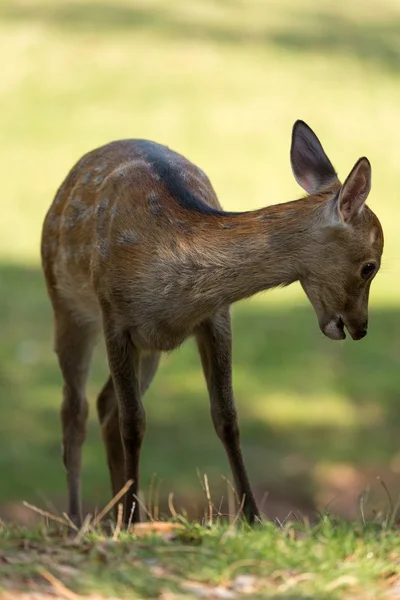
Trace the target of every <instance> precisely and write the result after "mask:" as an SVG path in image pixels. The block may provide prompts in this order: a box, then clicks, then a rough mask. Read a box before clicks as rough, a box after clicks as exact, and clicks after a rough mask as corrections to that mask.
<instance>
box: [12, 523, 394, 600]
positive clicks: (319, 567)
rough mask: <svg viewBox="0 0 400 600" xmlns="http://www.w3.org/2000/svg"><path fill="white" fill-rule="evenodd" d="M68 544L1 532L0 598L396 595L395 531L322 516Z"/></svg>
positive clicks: (329, 599)
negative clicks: (313, 522)
mask: <svg viewBox="0 0 400 600" xmlns="http://www.w3.org/2000/svg"><path fill="white" fill-rule="evenodd" d="M78 538H79V539H77V538H76V534H73V536H72V537H67V536H66V534H65V533H63V531H62V528H61V527H60V528H59V529H58V530H57V529H55V528H54V527H53V528H49V527H45V526H44V525H43V526H40V527H36V528H35V529H29V530H26V529H21V528H16V527H2V528H1V529H0V548H1V549H0V593H1V588H2V587H3V589H4V590H8V592H9V594H10V595H9V596H7V598H10V599H11V598H14V597H18V594H19V593H21V592H23V591H29V590H30V591H35V592H36V593H37V594H38V596H37V597H38V598H42V597H43V596H39V594H40V593H42V594H48V593H51V592H52V591H53V593H54V592H56V593H57V594H58V595H59V596H62V597H72V593H74V594H78V595H81V594H82V595H89V594H91V595H93V594H101V597H110V596H112V597H114V598H115V597H118V598H125V597H126V598H137V599H139V598H141V599H144V598H160V597H161V598H164V597H167V598H170V599H171V600H184V599H185V600H186V599H191V598H198V597H206V598H238V597H240V598H243V597H250V598H252V599H253V598H254V600H257V599H259V598H260V599H261V598H269V599H271V600H272V599H273V598H275V599H278V598H279V599H281V600H334V599H339V598H340V599H341V600H346V599H355V598H357V599H358V598H359V599H360V600H361V599H362V600H366V599H368V598H371V599H374V600H379V599H383V598H385V599H391V598H393V599H394V598H396V597H397V595H396V594H398V589H399V588H398V586H399V561H400V542H399V537H398V531H397V530H395V529H392V528H388V529H386V528H384V527H382V525H378V524H375V525H374V524H370V525H348V524H343V523H334V522H333V521H332V520H331V519H329V518H328V517H323V518H322V519H321V521H320V522H319V524H318V525H317V526H315V527H310V526H307V525H304V524H299V523H297V524H291V525H285V526H283V527H282V528H278V527H275V526H274V525H272V524H265V525H263V526H259V527H257V528H256V529H254V530H251V529H249V528H247V527H246V526H244V525H240V524H239V525H237V526H236V528H232V527H228V526H227V525H212V526H208V527H201V526H200V525H189V524H186V525H185V527H184V528H183V529H177V530H172V531H170V532H169V533H168V535H165V534H164V535H161V536H160V535H156V534H154V533H153V534H152V533H151V532H149V533H148V534H147V535H145V536H144V537H142V536H140V537H137V536H136V535H135V534H127V533H124V532H122V533H120V534H119V535H118V537H117V538H116V539H112V537H110V536H109V535H106V534H104V533H103V532H102V531H101V530H100V529H99V528H97V529H96V530H93V531H90V530H89V532H88V533H86V534H85V535H82V536H81V535H78ZM49 582H50V585H49ZM66 590H67V592H66ZM218 594H219V595H218ZM223 594H224V595H223ZM75 597H77V596H75ZM95 597H96V598H98V596H97V595H96V596H95Z"/></svg>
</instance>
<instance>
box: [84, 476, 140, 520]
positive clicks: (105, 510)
mask: <svg viewBox="0 0 400 600" xmlns="http://www.w3.org/2000/svg"><path fill="white" fill-rule="evenodd" d="M132 484H133V480H132V479H130V480H129V481H127V482H126V484H125V485H124V487H123V488H122V489H120V491H119V492H118V494H116V495H115V496H114V498H113V499H112V500H110V502H109V503H108V504H107V505H106V506H105V507H104V508H103V510H102V511H100V512H99V514H98V515H97V516H96V518H95V519H93V527H96V525H98V524H99V523H100V521H101V520H102V518H103V517H105V515H106V514H107V513H109V512H110V510H111V509H112V508H113V507H114V506H115V505H116V504H117V502H118V501H119V500H121V498H122V497H123V496H124V495H125V494H126V492H127V491H128V490H129V488H130V487H131V485H132Z"/></svg>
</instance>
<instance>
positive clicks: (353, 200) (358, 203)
mask: <svg viewBox="0 0 400 600" xmlns="http://www.w3.org/2000/svg"><path fill="white" fill-rule="evenodd" d="M370 191H371V165H370V163H369V160H368V159H367V158H365V157H363V158H360V159H359V160H358V161H357V162H356V164H355V165H354V167H353V168H352V170H351V172H350V175H349V176H348V177H347V179H346V181H345V182H344V184H343V186H342V188H341V190H340V193H339V199H338V210H339V215H340V217H341V218H342V220H343V221H344V222H345V223H350V222H351V221H352V220H353V219H354V217H356V216H357V215H358V214H359V213H360V212H361V211H362V209H363V208H364V204H365V201H366V200H367V198H368V194H369V193H370Z"/></svg>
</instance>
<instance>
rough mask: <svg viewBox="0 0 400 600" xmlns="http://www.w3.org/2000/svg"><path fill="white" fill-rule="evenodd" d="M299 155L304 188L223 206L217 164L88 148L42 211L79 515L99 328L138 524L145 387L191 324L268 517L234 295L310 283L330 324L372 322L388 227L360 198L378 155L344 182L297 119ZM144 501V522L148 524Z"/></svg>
mask: <svg viewBox="0 0 400 600" xmlns="http://www.w3.org/2000/svg"><path fill="white" fill-rule="evenodd" d="M291 164H292V169H293V173H294V176H295V178H296V180H297V182H298V183H299V184H300V185H301V186H302V187H303V188H304V189H305V190H306V192H307V194H309V195H308V196H307V197H305V198H303V199H301V200H297V201H295V202H288V203H286V204H279V205H276V206H269V207H267V208H262V209H260V210H254V211H250V212H242V213H232V212H224V211H223V210H222V209H221V206H220V204H219V201H218V199H217V196H216V194H215V192H214V189H213V187H212V185H211V183H210V181H209V179H208V178H207V176H206V175H205V174H204V173H203V171H201V170H200V169H199V168H198V167H196V166H195V165H194V164H192V163H191V162H189V161H188V160H187V159H186V158H184V157H183V156H181V155H179V154H177V153H175V152H173V151H172V150H170V149H169V148H167V147H165V146H161V145H159V144H156V143H153V142H149V141H145V140H122V141H116V142H112V143H110V144H107V145H105V146H103V147H101V148H98V149H96V150H93V151H92V152H89V153H88V154H86V155H85V156H83V158H81V159H80V160H79V161H78V163H77V164H76V165H75V166H74V167H73V169H72V170H71V171H70V173H69V174H68V176H67V178H66V179H65V181H64V183H63V184H62V185H61V187H60V188H59V190H58V192H57V194H56V197H55V199H54V201H53V204H52V205H51V207H50V209H49V211H48V213H47V216H46V218H45V221H44V226H43V235H42V246H41V251H42V262H43V269H44V273H45V277H46V282H47V288H48V293H49V296H50V299H51V302H52V305H53V310H54V320H55V350H56V353H57V355H58V360H59V364H60V368H61V371H62V376H63V380H64V387H63V403H62V409H61V419H62V429H63V460H64V465H65V467H66V471H67V480H68V493H69V515H70V517H71V519H73V521H74V522H75V523H77V524H79V523H80V522H81V498H80V495H81V493H80V479H81V447H82V444H83V441H84V439H85V424H86V419H87V414H88V404H87V401H86V397H85V384H86V380H87V376H88V371H89V365H90V360H91V355H92V349H93V345H94V343H95V340H96V336H97V334H98V333H99V332H100V331H101V330H102V331H103V334H104V336H105V341H106V347H107V354H108V362H109V366H110V371H111V376H110V377H109V379H108V381H107V383H106V384H105V386H104V388H103V390H102V391H101V393H100V395H99V398H98V404H97V407H98V415H99V419H100V423H101V427H102V435H103V439H104V443H105V447H106V452H107V460H108V466H109V470H110V475H111V482H112V489H113V492H114V493H117V492H118V491H119V490H120V489H121V488H122V487H123V485H124V483H125V481H127V480H130V479H132V480H133V482H134V483H133V485H132V487H131V489H130V490H129V492H128V493H127V494H126V496H125V510H124V520H125V522H128V520H129V517H130V512H131V508H132V505H133V502H134V499H135V497H136V495H137V494H138V490H139V456H140V449H141V444H142V440H143V436H144V433H145V428H146V417H145V410H144V408H143V404H142V397H143V395H144V393H145V391H146V390H147V388H148V387H149V385H150V383H151V381H152V379H153V377H154V375H155V372H156V370H157V366H158V362H159V358H160V353H161V352H163V351H170V350H173V349H174V348H176V347H177V346H179V345H180V344H182V342H183V341H184V340H185V339H186V338H187V337H189V336H191V335H194V336H195V338H196V341H197V344H198V349H199V353H200V357H201V362H202V366H203V370H204V374H205V378H206V382H207V386H208V392H209V396H210V402H211V415H212V419H213V423H214V426H215V430H216V433H217V435H218V437H219V438H220V439H221V441H222V443H223V445H224V447H225V450H226V453H227V456H228V459H229V462H230V466H231V469H232V473H233V476H234V480H235V485H236V488H237V492H238V494H239V497H240V498H244V504H243V512H244V514H245V516H246V518H247V520H248V521H249V522H250V523H251V522H254V520H256V519H258V518H259V512H258V509H257V505H256V502H255V500H254V497H253V494H252V491H251V488H250V484H249V480H248V477H247V473H246V469H245V465H244V461H243V457H242V451H241V445H240V439H239V428H238V421H237V416H236V408H235V401H234V396H233V391H232V359H231V325H230V316H229V307H230V305H231V304H232V303H233V302H236V301H237V300H241V299H242V298H247V297H249V296H252V295H253V294H256V293H257V292H260V291H262V290H266V289H269V288H273V287H276V286H280V285H289V284H291V283H293V282H294V281H300V283H301V285H302V287H303V289H304V291H305V293H306V294H307V296H308V298H309V300H310V302H311V304H312V305H313V307H314V309H315V312H316V314H317V317H318V321H319V326H320V328H321V330H322V331H323V333H324V334H325V335H326V336H327V337H329V338H331V339H334V340H340V339H343V338H344V337H345V333H344V327H346V329H347V330H348V331H349V333H350V335H351V337H352V338H353V339H354V340H359V339H361V338H362V337H364V336H365V335H366V333H367V315H368V294H369V289H370V284H371V281H372V279H373V277H374V275H375V274H376V272H377V271H378V269H379V265H380V259H381V254H382V250H383V234H382V229H381V226H380V223H379V221H378V219H377V217H376V216H375V215H374V213H373V212H372V211H371V210H370V209H369V208H368V207H367V206H365V201H366V199H367V196H368V194H369V191H370V186H371V167H370V164H369V162H368V160H367V159H366V158H360V159H359V160H358V161H357V163H356V164H355V166H354V167H353V169H352V171H351V172H350V174H349V176H348V177H347V179H346V181H345V183H344V184H343V185H342V184H341V183H340V182H339V180H338V178H337V175H336V173H335V170H334V168H333V166H332V164H331V163H330V161H329V159H328V158H327V156H326V154H325V152H324V150H323V148H322V146H321V144H320V142H319V140H318V138H317V137H316V135H315V134H314V133H313V131H312V130H311V129H310V128H309V127H308V126H307V125H306V124H305V123H304V122H302V121H297V122H296V123H295V125H294V127H293V133H292V145H291ZM139 519H140V516H139V510H138V509H136V510H135V511H134V515H133V521H134V522H135V521H139Z"/></svg>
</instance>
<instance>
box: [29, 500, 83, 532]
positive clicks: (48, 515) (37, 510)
mask: <svg viewBox="0 0 400 600" xmlns="http://www.w3.org/2000/svg"><path fill="white" fill-rule="evenodd" d="M22 504H23V506H25V508H29V509H30V510H33V512H35V513H38V514H39V515H41V516H42V517H45V518H46V519H51V520H52V521H56V522H57V523H61V524H62V525H68V527H70V526H71V525H70V523H69V522H68V521H67V520H65V519H62V518H61V517H57V515H53V514H52V513H49V512H48V511H47V510H42V509H41V508H38V507H37V506H34V505H33V504H29V502H25V501H24V502H23V503H22ZM75 529H76V528H75Z"/></svg>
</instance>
